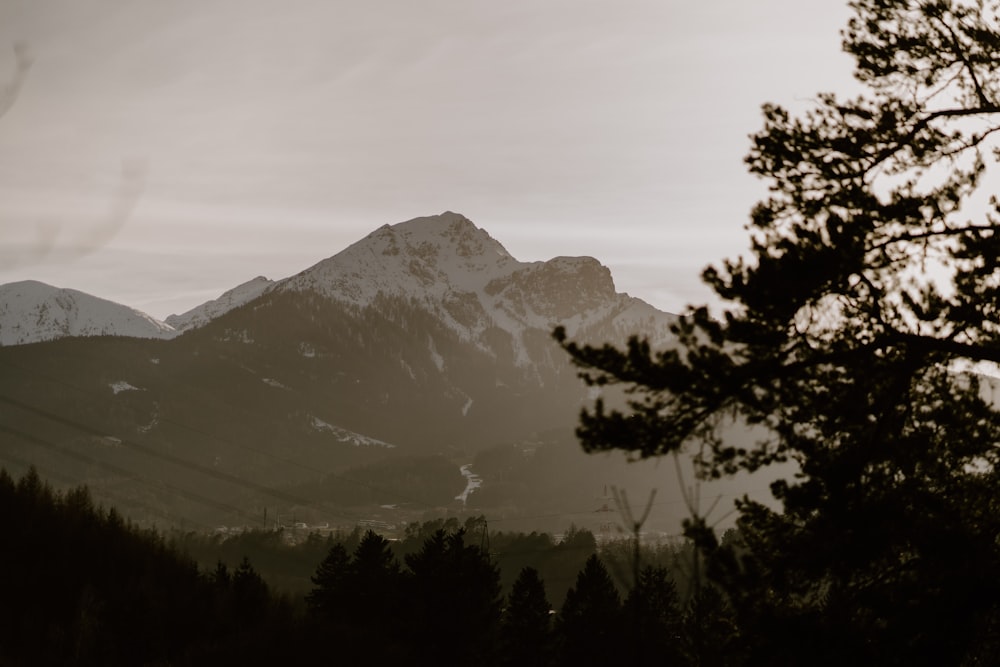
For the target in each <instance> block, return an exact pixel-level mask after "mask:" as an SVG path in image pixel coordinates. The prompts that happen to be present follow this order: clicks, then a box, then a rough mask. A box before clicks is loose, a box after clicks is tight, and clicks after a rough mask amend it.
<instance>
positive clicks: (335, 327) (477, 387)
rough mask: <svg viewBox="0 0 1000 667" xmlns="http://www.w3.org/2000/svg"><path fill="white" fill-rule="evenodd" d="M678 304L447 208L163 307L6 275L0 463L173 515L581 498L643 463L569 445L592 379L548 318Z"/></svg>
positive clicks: (662, 324) (0, 317)
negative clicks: (139, 307) (507, 243)
mask: <svg viewBox="0 0 1000 667" xmlns="http://www.w3.org/2000/svg"><path fill="white" fill-rule="evenodd" d="M673 320H674V316H672V315H670V314H667V313H663V312H661V311H658V310H656V309H655V308H653V307H652V306H650V305H649V304H647V303H645V302H643V301H641V300H639V299H636V298H633V297H630V296H628V295H626V294H620V293H617V292H616V291H615V288H614V283H613V281H612V277H611V273H610V272H609V271H608V269H607V268H606V267H604V266H602V265H601V264H600V263H599V262H598V261H597V260H595V259H592V258H588V257H559V258H555V259H552V260H549V261H546V262H520V261H518V260H516V259H515V258H513V257H512V256H511V255H510V254H509V253H508V252H507V251H506V250H505V249H504V247H503V246H502V245H501V244H500V243H499V242H497V241H496V240H495V239H493V238H492V237H490V235H489V234H487V233H486V232H485V231H484V230H482V229H479V228H478V227H476V226H475V225H474V224H473V223H472V222H470V221H469V220H468V219H467V218H465V217H464V216H462V215H459V214H456V213H451V212H446V213H443V214H441V215H437V216H430V217H424V218H416V219H414V220H410V221H408V222H404V223H400V224H397V225H392V226H389V225H386V226H384V227H381V228H379V229H377V230H375V231H374V232H372V233H371V234H369V235H368V236H366V237H365V238H363V239H361V240H360V241H358V242H357V243H355V244H353V245H352V246H350V247H348V248H347V249H345V250H343V251H342V252H340V253H338V254H336V255H334V256H333V257H330V258H329V259H326V260H323V261H321V262H319V263H318V264H316V265H315V266H313V267H311V268H308V269H306V270H304V271H302V272H301V273H298V274H296V275H294V276H291V277H289V278H286V279H283V280H278V281H271V280H268V279H266V278H263V277H258V278H255V279H254V280H251V281H249V282H247V283H244V284H243V285H240V286H237V287H235V288H233V289H232V290H230V291H228V292H226V293H225V294H223V295H222V296H220V297H219V298H218V299H216V300H213V301H210V302H208V303H206V304H203V305H201V306H199V307H197V308H194V309H192V310H191V311H188V312H187V313H183V314H181V315H172V316H170V317H169V318H167V322H157V321H156V320H154V319H153V318H150V317H148V316H146V315H143V314H142V313H139V312H138V311H135V310H134V309H131V308H128V307H126V306H120V305H117V304H113V303H111V302H108V301H105V300H103V299H98V298H96V297H91V296H88V295H85V294H82V293H80V292H75V291H73V290H65V289H57V288H54V287H49V286H46V285H43V284H41V283H34V282H23V283H13V284H10V285H4V286H0V340H2V342H3V344H4V347H0V465H7V466H8V467H19V466H20V467H23V466H24V465H27V464H28V463H35V464H36V465H38V466H39V467H40V468H41V469H42V472H43V474H44V473H45V472H46V471H47V472H48V473H49V474H51V475H52V476H53V478H54V479H63V480H64V481H66V482H67V483H69V482H73V483H76V482H86V483H88V484H89V485H91V487H92V488H93V489H94V491H95V494H97V495H98V496H99V497H104V498H106V499H107V501H108V502H109V503H114V504H116V505H118V506H120V507H123V508H125V509H126V510H127V511H128V512H129V513H130V515H132V516H139V517H143V518H144V519H145V518H149V519H151V520H156V521H158V522H161V523H164V522H165V523H169V524H177V523H182V522H185V521H187V522H191V523H201V524H211V523H216V522H222V523H254V522H258V521H260V522H263V521H264V520H265V519H264V517H265V516H270V517H272V518H273V517H274V516H275V514H276V513H277V512H282V513H284V514H285V515H286V516H289V515H290V513H291V514H296V513H297V515H298V516H299V517H301V518H304V519H308V520H315V521H322V520H325V521H337V520H345V521H346V520H348V519H351V518H358V517H362V516H364V517H369V518H370V517H372V516H376V515H377V516H382V517H383V518H384V519H386V520H400V517H401V516H410V517H412V516H414V514H413V513H414V512H427V511H430V510H432V509H433V510H437V511H442V510H443V511H455V510H456V507H457V505H458V504H460V503H461V502H462V501H458V500H455V498H456V496H459V495H462V492H463V490H464V489H465V488H466V486H467V484H468V481H469V479H470V477H469V475H470V474H472V473H474V474H476V475H480V476H481V477H482V479H481V480H480V481H481V486H480V488H478V489H477V490H476V491H475V492H473V493H471V494H469V495H468V498H467V501H466V502H467V503H468V508H470V509H472V508H475V507H477V506H478V505H477V502H478V501H477V499H489V503H490V507H491V508H493V509H494V510H496V509H497V508H506V509H504V510H503V511H504V512H507V513H509V514H511V515H512V516H513V515H516V514H518V513H520V514H524V513H525V512H529V513H530V511H531V510H530V509H529V507H534V508H535V511H550V510H552V511H554V510H555V509H558V508H563V509H567V508H570V507H579V506H580V505H583V504H585V505H586V506H590V505H593V504H594V503H595V502H596V501H595V500H594V498H595V496H596V495H599V494H600V490H601V485H602V484H607V483H609V482H611V483H614V479H613V478H614V476H615V475H619V476H624V477H621V479H625V478H626V477H629V476H630V475H631V476H632V477H634V476H635V475H636V474H639V471H641V470H646V471H647V472H648V469H649V468H648V466H647V467H646V468H642V467H626V466H625V465H624V462H623V459H621V458H620V457H619V458H616V459H615V460H614V462H613V463H612V462H610V459H608V458H606V457H600V458H591V459H589V460H586V461H585V460H584V459H587V457H583V455H582V454H581V453H580V452H579V448H578V446H577V445H576V443H575V442H574V439H573V436H572V430H573V427H574V425H575V422H576V417H577V414H578V412H579V409H580V407H581V405H582V404H583V402H584V401H585V400H586V399H587V397H588V390H587V388H586V387H585V386H584V385H583V384H582V382H580V381H579V379H578V378H577V377H576V372H575V370H574V369H573V368H572V367H571V365H570V364H569V360H568V358H567V356H566V355H565V353H563V352H562V350H560V349H559V348H558V346H556V345H555V343H554V342H553V341H552V338H551V332H552V329H553V328H554V327H555V326H556V325H563V326H565V327H566V328H567V330H568V332H569V334H570V335H571V336H572V337H574V338H575V339H577V340H583V341H590V342H604V341H612V342H622V341H624V340H625V338H626V337H627V336H628V335H630V334H640V335H642V336H646V337H648V338H649V339H650V340H651V342H652V343H653V344H654V345H658V346H665V345H669V344H670V341H671V340H672V338H671V333H670V330H669V327H670V324H671V322H672V321H673ZM38 341H48V342H44V343H41V344H36V345H25V344H24V343H32V342H38ZM4 459H6V461H5V460H4ZM467 464H472V469H471V473H470V470H469V469H468V468H466V469H465V471H464V473H463V472H462V471H461V470H460V466H461V465H467ZM643 474H645V473H643ZM657 474H658V475H659V474H660V473H657ZM585 480H586V481H585ZM564 487H565V488H564ZM578 487H579V488H578ZM559 489H562V490H561V491H560V490H559ZM529 501H530V502H529ZM484 502H485V500H484ZM574 503H575V504H574ZM269 509H270V514H268V510H269ZM497 511H499V510H497ZM384 515H388V516H387V517H386V516H384ZM338 517H339V519H338Z"/></svg>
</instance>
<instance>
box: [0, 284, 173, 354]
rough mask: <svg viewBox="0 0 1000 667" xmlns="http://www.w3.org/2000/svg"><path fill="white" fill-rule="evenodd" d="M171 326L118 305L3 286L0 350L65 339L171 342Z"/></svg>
mask: <svg viewBox="0 0 1000 667" xmlns="http://www.w3.org/2000/svg"><path fill="white" fill-rule="evenodd" d="M175 335H177V331H176V330H175V329H174V328H173V327H171V326H170V325H169V324H166V323H164V322H160V321H159V320H156V319H154V318H152V317H150V316H149V315H147V314H145V313H143V312H141V311H138V310H136V309H134V308H130V307H128V306H124V305H122V304H120V303H115V302H113V301H108V300H107V299H101V298H99V297H96V296H91V295H90V294H86V293H84V292H80V291H77V290H74V289H62V288H59V287H53V286H52V285H47V284H45V283H42V282H38V281H36V280H24V281H20V282H15V283H7V284H5V285H0V345H21V344H25V343H37V342H40V341H45V340H52V339H55V338H62V337H65V336H131V337H134V338H172V337H173V336H175Z"/></svg>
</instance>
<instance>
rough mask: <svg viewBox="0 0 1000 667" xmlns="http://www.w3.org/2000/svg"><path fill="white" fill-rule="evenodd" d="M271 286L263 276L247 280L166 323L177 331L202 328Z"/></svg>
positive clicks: (170, 317)
mask: <svg viewBox="0 0 1000 667" xmlns="http://www.w3.org/2000/svg"><path fill="white" fill-rule="evenodd" d="M272 285H274V281H273V280H268V279H267V278H265V277H264V276H257V277H256V278H254V279H253V280H248V281H247V282H245V283H243V284H241V285H237V286H236V287H234V288H233V289H231V290H229V291H227V292H224V293H223V294H222V296H220V297H219V298H218V299H213V300H211V301H206V302H205V303H203V304H201V305H200V306H196V307H194V308H192V309H191V310H189V311H187V312H185V313H181V314H180V315H170V316H168V317H167V319H166V322H167V324H169V325H170V326H172V327H173V328H175V329H177V330H178V331H187V330H189V329H195V328H197V327H200V326H204V325H205V324H208V323H209V322H210V321H211V320H213V319H215V318H216V317H219V316H220V315H224V314H226V313H228V312H229V311H230V310H232V309H233V308H239V307H240V306H242V305H243V304H245V303H248V302H250V301H253V300H254V299H256V298H257V297H259V296H260V295H261V294H263V293H264V291H265V290H267V288H269V287H271V286H272Z"/></svg>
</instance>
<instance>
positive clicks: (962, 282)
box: [556, 0, 1000, 665]
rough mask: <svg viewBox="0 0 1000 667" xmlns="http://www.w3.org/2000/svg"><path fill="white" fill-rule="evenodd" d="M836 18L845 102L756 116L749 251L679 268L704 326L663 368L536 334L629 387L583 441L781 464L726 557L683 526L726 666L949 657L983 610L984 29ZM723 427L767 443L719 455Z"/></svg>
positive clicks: (755, 465)
mask: <svg viewBox="0 0 1000 667" xmlns="http://www.w3.org/2000/svg"><path fill="white" fill-rule="evenodd" d="M851 7H852V9H853V10H854V17H853V18H852V19H851V21H850V23H849V24H848V26H847V28H846V29H845V31H844V32H843V45H844V48H845V50H846V51H847V52H848V53H849V54H850V55H852V56H853V57H854V59H855V62H856V70H855V74H856V77H857V79H858V80H859V81H860V82H861V83H862V84H864V85H865V86H867V93H866V94H865V95H863V96H860V97H857V98H855V99H847V100H844V99H838V98H837V97H836V96H835V95H832V94H821V95H819V96H818V99H817V101H816V103H815V105H814V106H813V108H812V109H811V110H810V111H808V112H806V113H805V114H803V115H801V116H794V115H792V114H791V113H789V112H788V111H787V110H785V109H783V108H781V107H779V106H776V105H766V106H765V107H764V110H763V111H764V128H763V129H762V130H761V131H760V132H759V133H758V134H757V135H755V136H754V137H753V139H752V146H751V149H750V153H749V155H748V157H747V158H746V161H747V164H748V166H749V168H750V171H751V172H752V173H754V174H756V175H759V176H761V177H762V178H764V179H765V180H766V181H767V182H768V185H769V188H770V196H769V197H768V198H767V199H766V200H764V201H762V202H760V203H759V204H758V205H757V206H756V207H755V209H754V210H753V212H752V214H751V218H750V224H749V230H750V232H751V238H752V244H751V256H750V258H748V259H744V258H741V259H737V260H732V261H726V262H725V263H724V264H723V265H722V266H721V267H710V268H708V269H706V270H705V272H704V273H703V278H704V279H705V281H706V282H707V283H708V284H709V285H710V286H711V287H712V288H713V289H714V291H715V292H716V294H717V295H718V296H719V297H721V299H722V300H723V301H724V303H725V304H726V309H725V311H724V312H723V313H722V315H721V317H713V316H712V315H711V314H710V312H709V309H708V308H707V307H691V308H689V309H688V310H687V311H686V312H685V313H684V314H683V315H682V316H681V317H680V319H679V321H678V322H677V324H676V326H675V328H674V330H675V333H676V334H677V338H678V341H679V346H678V348H676V349H672V350H666V351H656V350H652V349H651V348H650V346H649V345H648V343H646V342H645V341H642V340H638V339H632V340H630V341H628V344H627V347H626V348H625V349H624V350H622V349H618V348H616V347H613V346H610V345H607V346H604V347H600V348H595V347H586V346H579V345H576V344H574V343H572V342H571V341H568V340H567V338H566V335H565V332H564V331H563V330H557V331H556V337H557V339H558V340H560V341H561V342H562V344H563V346H564V347H565V348H566V349H567V350H568V351H569V353H570V354H571V355H572V357H573V358H574V361H575V362H576V363H577V364H578V365H579V366H580V367H581V369H582V374H583V376H584V378H585V379H586V381H587V382H589V383H591V384H594V385H598V386H604V385H609V384H620V385H623V387H624V388H625V389H627V390H629V392H630V393H628V394H626V401H625V407H619V408H616V407H609V406H607V405H606V404H605V402H604V401H602V400H599V401H597V402H596V404H595V405H594V407H593V409H591V410H585V411H584V413H583V415H582V417H581V423H580V427H579V434H580V436H581V440H582V442H583V445H584V447H585V448H586V449H588V450H604V449H616V448H617V449H625V450H629V451H633V452H635V453H637V454H638V455H640V456H657V455H661V454H664V453H669V452H675V451H678V450H680V449H682V448H684V447H686V446H689V445H691V444H692V443H697V444H698V449H697V451H698V456H697V461H696V462H697V463H698V464H699V466H700V471H701V473H702V474H703V475H706V476H712V477H718V476H721V475H724V474H730V473H735V472H737V471H741V470H749V471H753V470H757V469H759V468H761V467H764V466H767V465H770V464H772V463H775V462H785V461H791V462H793V463H794V464H795V465H796V467H797V472H796V474H795V475H794V476H793V477H791V478H790V479H784V480H781V481H779V482H776V483H775V484H774V485H773V486H772V492H773V494H774V496H775V498H776V499H777V500H778V501H779V502H780V504H781V507H782V511H780V512H776V511H774V510H773V509H771V508H769V507H767V506H764V505H761V504H758V503H753V502H750V501H749V500H743V501H742V502H741V503H739V508H740V510H741V517H740V519H739V528H740V534H741V539H740V540H739V541H738V542H739V544H738V545H733V546H730V547H726V548H723V547H721V546H720V545H719V544H718V541H717V539H716V537H715V535H714V534H713V532H712V531H711V530H710V529H709V528H708V527H707V526H706V525H705V523H704V521H703V520H702V519H701V518H699V517H694V518H693V519H692V520H691V521H690V522H689V523H688V534H689V535H690V536H691V537H693V538H694V539H695V540H696V541H697V543H698V544H699V545H700V547H701V548H702V549H703V550H705V551H706V552H707V553H708V554H709V556H710V557H709V571H710V573H711V575H712V576H713V577H714V578H715V579H716V581H718V582H720V583H721V584H722V585H723V586H724V588H725V590H726V591H727V593H728V594H729V595H730V598H731V601H732V603H733V605H734V608H735V610H736V611H737V613H738V615H739V621H740V624H741V627H742V629H743V631H744V636H745V638H752V641H750V639H748V641H749V643H750V644H751V646H750V648H749V649H748V650H749V651H750V652H749V654H748V655H749V659H750V661H751V662H758V663H761V664H803V663H804V662H810V663H813V664H843V663H844V662H846V661H848V660H850V661H853V662H858V661H861V662H865V663H868V664H883V665H888V664H910V665H912V664H928V663H933V664H958V663H960V662H961V661H962V660H963V658H965V657H966V656H968V655H971V654H975V653H977V652H979V651H980V648H979V647H980V645H981V638H982V635H983V632H982V629H983V628H986V627H993V625H994V624H995V615H996V612H995V604H994V601H995V600H996V599H997V594H998V592H1000V591H998V590H997V582H996V577H995V576H994V575H993V573H994V572H995V571H996V569H997V566H998V565H1000V562H998V561H1000V558H998V553H997V552H998V548H997V543H996V540H995V539H994V538H995V535H996V534H997V533H998V532H1000V530H998V529H1000V526H998V521H997V518H996V517H997V516H998V515H997V512H996V493H995V489H996V488H997V481H998V480H997V457H998V453H1000V452H998V450H997V448H996V446H995V443H996V442H998V441H1000V420H998V418H997V414H996V413H995V412H994V410H993V407H992V405H991V404H990V403H989V402H988V401H987V400H986V395H987V393H988V392H987V391H986V388H987V387H986V386H985V383H984V381H983V379H982V378H981V377H979V376H977V375H975V374H972V373H969V372H963V371H968V369H969V368H970V364H974V363H980V362H997V361H1000V324H998V323H1000V290H997V289H996V288H997V275H998V273H1000V234H997V231H1000V205H998V203H997V201H996V199H994V198H992V197H989V196H988V193H986V194H984V193H983V192H982V190H983V187H984V186H985V185H986V183H987V182H988V176H989V174H990V172H991V170H995V158H996V154H995V153H994V148H995V143H994V142H995V138H996V134H995V133H996V132H997V130H1000V123H998V119H1000V51H998V49H997V46H996V45H997V44H998V43H1000V28H998V23H1000V22H998V17H997V8H996V7H995V6H994V5H992V4H987V3H983V2H961V1H958V0H955V1H954V2H949V1H947V0H925V1H917V2H915V1H913V0H856V1H855V2H852V3H851ZM963 364H964V366H963ZM734 416H735V417H737V418H738V419H739V421H741V422H743V423H748V424H752V425H755V426H757V427H758V429H759V431H760V432H761V433H764V434H766V436H765V437H762V438H761V439H760V441H759V444H757V445H756V446H754V447H743V446H739V445H734V444H732V443H730V442H728V441H727V440H726V438H725V437H723V433H722V426H723V425H725V424H727V423H729V422H730V421H731V420H732V418H733V417H734ZM806 637H812V640H811V641H807V640H806V639H805V638H806ZM783 639H784V640H785V641H782V640H783Z"/></svg>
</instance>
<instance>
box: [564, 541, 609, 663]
mask: <svg viewBox="0 0 1000 667" xmlns="http://www.w3.org/2000/svg"><path fill="white" fill-rule="evenodd" d="M621 628H622V618H621V598H620V597H619V595H618V591H617V590H616V589H615V584H614V582H613V581H611V575H609V574H608V571H607V569H606V568H605V567H604V563H602V562H601V559H600V558H598V557H597V554H593V555H591V556H590V558H588V559H587V562H586V563H585V564H584V566H583V569H582V570H581V571H580V573H579V574H578V575H577V578H576V584H575V585H574V586H573V588H571V589H570V590H569V591H568V592H567V593H566V601H565V602H563V606H562V609H561V610H560V612H559V617H558V619H557V630H558V632H559V635H560V639H561V640H562V643H563V645H562V650H561V653H562V658H563V661H564V663H565V664H567V665H582V664H612V663H614V662H616V659H615V658H616V656H617V655H619V654H620V653H621V651H622V650H623V645H622V633H621Z"/></svg>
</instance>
